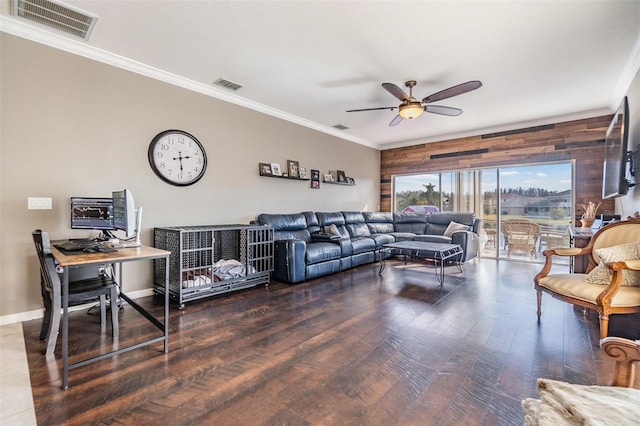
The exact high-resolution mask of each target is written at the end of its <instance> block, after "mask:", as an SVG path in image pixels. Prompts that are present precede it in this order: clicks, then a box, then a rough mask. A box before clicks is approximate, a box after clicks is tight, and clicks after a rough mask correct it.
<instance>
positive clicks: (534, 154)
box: [380, 115, 615, 214]
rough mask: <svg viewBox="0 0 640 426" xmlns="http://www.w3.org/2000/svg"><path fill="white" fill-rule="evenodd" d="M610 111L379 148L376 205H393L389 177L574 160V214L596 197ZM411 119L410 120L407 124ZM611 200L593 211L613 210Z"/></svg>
mask: <svg viewBox="0 0 640 426" xmlns="http://www.w3.org/2000/svg"><path fill="white" fill-rule="evenodd" d="M612 117H613V116H612V115H607V116H602V117H595V118H589V119H584V120H576V121H567V122H563V123H556V124H550V125H545V126H538V127H530V128H526V129H520V130H514V131H508V132H501V133H492V134H486V135H479V136H471V137H467V138H461V139H452V140H447V141H442V142H433V143H425V144H420V145H413V146H409V147H403V148H393V149H387V150H383V151H381V153H380V210H381V211H391V210H392V207H393V206H392V185H391V183H392V177H393V176H394V175H406V174H419V173H427V172H441V171H451V170H463V169H470V168H482V167H498V166H511V165H516V164H527V163H540V162H550V161H568V160H575V162H576V205H577V209H576V214H582V213H583V209H582V207H580V206H581V204H583V203H586V202H588V201H596V202H598V201H600V200H601V197H602V163H603V160H604V138H605V133H606V131H607V127H608V126H609V123H610V122H611V119H612ZM409 124H412V123H409ZM614 207H615V205H614V201H613V200H605V201H603V203H602V205H601V206H600V209H599V210H598V213H610V214H613V212H614V210H615V208H614Z"/></svg>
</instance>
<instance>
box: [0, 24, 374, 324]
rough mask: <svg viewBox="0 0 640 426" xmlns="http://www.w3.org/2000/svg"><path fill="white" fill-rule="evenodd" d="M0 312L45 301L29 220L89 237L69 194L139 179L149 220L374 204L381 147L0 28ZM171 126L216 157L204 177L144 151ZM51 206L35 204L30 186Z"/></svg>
mask: <svg viewBox="0 0 640 426" xmlns="http://www.w3.org/2000/svg"><path fill="white" fill-rule="evenodd" d="M0 43H1V55H2V56H1V58H0V59H1V68H0V70H1V74H0V90H1V104H0V108H1V109H0V113H1V114H0V115H1V117H0V118H1V122H0V127H1V130H0V132H1V133H0V137H1V140H0V143H1V145H0V154H1V160H0V177H1V182H0V233H1V236H0V285H1V286H2V291H0V298H1V299H0V319H2V317H3V316H11V315H12V314H20V313H25V312H29V311H34V310H37V309H40V308H41V306H42V302H41V299H40V288H39V276H38V264H37V259H36V257H35V253H34V249H33V244H32V241H31V235H30V234H31V231H32V230H33V229H36V228H42V229H44V230H47V231H49V232H50V234H51V237H52V238H68V237H71V236H73V237H81V236H85V235H86V234H85V233H83V232H82V231H71V229H70V228H69V206H68V204H69V197H71V196H110V194H111V191H113V190H118V189H122V188H128V189H131V190H132V192H133V194H134V195H135V199H136V204H138V205H140V206H143V207H144V209H143V212H144V214H143V234H142V237H143V242H144V243H146V244H151V243H152V241H151V233H152V228H153V227H155V226H171V225H202V224H219V223H248V221H250V220H251V219H253V218H254V217H255V216H256V215H257V214H259V213H261V212H272V213H285V212H298V211H303V210H317V211H334V210H377V209H378V203H379V201H378V200H379V193H380V190H379V173H380V163H379V152H378V151H377V150H375V149H371V148H368V147H365V146H362V145H358V144H354V143H350V142H345V141H342V140H339V139H337V138H335V137H332V136H329V135H326V134H323V133H319V132H316V131H314V130H310V129H307V128H304V127H300V126H298V125H294V124H291V123H288V122H286V121H282V120H279V119H276V118H273V117H270V116H267V115H264V114H261V113H258V112H254V111H251V110H247V109H244V108H242V107H239V106H235V105H232V104H228V103H225V102H222V101H219V100H217V99H213V98H210V97H207V96H204V95H202V94H198V93H194V92H190V91H187V90H184V89H181V88H178V87H174V86H171V85H168V84H166V83H163V82H159V81H156V80H153V79H150V78H145V77H142V76H139V75H136V74H133V73H130V72H127V71H123V70H121V69H118V68H114V67H111V66H108V65H104V64H101V63H98V62H94V61H91V60H88V59H85V58H82V57H78V56H74V55H72V54H69V53H66V52H62V51H58V50H55V49H52V48H49V47H45V46H42V45H39V44H36V43H33V42H30V41H28V40H24V39H20V38H17V37H14V36H11V35H7V34H5V33H2V34H0ZM166 129H181V130H184V131H187V132H189V133H191V134H193V135H194V136H196V137H197V138H198V139H199V140H200V142H202V144H203V145H204V147H205V149H206V150H207V155H208V160H209V165H208V168H207V172H206V174H205V176H204V178H203V179H202V180H201V181H200V182H198V183H197V184H195V185H193V186H191V187H186V188H178V187H174V186H171V185H168V184H166V183H164V182H162V181H161V180H160V179H158V178H157V177H156V176H155V175H154V174H153V172H152V171H151V168H150V167H149V164H148V161H147V148H148V146H149V142H150V141H151V139H152V138H153V137H154V136H155V135H156V134H157V133H159V132H161V131H163V130H166ZM287 159H293V160H298V161H299V162H300V165H301V166H306V167H307V168H309V169H311V168H315V169H319V170H320V171H321V173H324V172H326V171H327V170H329V169H332V170H335V169H340V170H345V171H346V172H347V175H349V176H353V177H354V178H355V180H356V182H357V186H355V187H347V186H339V185H322V184H321V188H320V189H319V190H315V189H311V188H310V185H309V182H300V181H285V180H282V179H270V178H264V177H260V176H258V163H259V162H278V163H280V164H281V165H283V166H284V165H285V164H286V160H287ZM30 196H31V197H52V198H53V209H52V210H27V197H30ZM150 271H151V265H150V263H139V264H127V265H126V268H125V274H127V278H128V279H127V281H126V282H125V286H126V289H127V290H128V291H135V290H141V289H148V288H150V287H151V277H150Z"/></svg>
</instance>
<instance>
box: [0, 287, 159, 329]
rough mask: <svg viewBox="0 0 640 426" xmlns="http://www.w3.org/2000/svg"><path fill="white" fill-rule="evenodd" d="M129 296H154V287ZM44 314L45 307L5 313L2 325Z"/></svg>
mask: <svg viewBox="0 0 640 426" xmlns="http://www.w3.org/2000/svg"><path fill="white" fill-rule="evenodd" d="M127 296H129V297H130V298H132V299H139V298H141V297H147V296H153V289H152V288H147V289H144V290H138V291H132V292H131V293H127ZM91 305H92V304H87V305H79V306H73V307H71V308H69V311H71V312H73V311H79V310H82V309H86V308H87V307H89V306H91ZM43 315H44V308H40V309H36V310H34V311H25V312H20V313H17V314H10V315H4V316H1V317H0V326H2V325H7V324H15V323H17V322H24V321H31V320H34V319H38V318H42V316H43Z"/></svg>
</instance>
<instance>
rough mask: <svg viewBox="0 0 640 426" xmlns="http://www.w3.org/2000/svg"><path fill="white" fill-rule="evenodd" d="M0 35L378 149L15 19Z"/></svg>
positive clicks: (4, 23) (1, 26) (1, 22)
mask: <svg viewBox="0 0 640 426" xmlns="http://www.w3.org/2000/svg"><path fill="white" fill-rule="evenodd" d="M0 32H5V33H7V34H11V35H14V36H16V37H21V38H24V39H27V40H31V41H33V42H36V43H39V44H43V45H45V46H49V47H52V48H54V49H58V50H62V51H65V52H68V53H71V54H74V55H78V56H82V57H85V58H87V59H91V60H94V61H98V62H102V63H104V64H107V65H111V66H114V67H117V68H120V69H123V70H126V71H130V72H133V73H136V74H139V75H143V76H145V77H149V78H153V79H155V80H159V81H162V82H164V83H168V84H171V85H173V86H177V87H181V88H183V89H186V90H190V91H192V92H196V93H200V94H203V95H206V96H210V97H212V98H216V99H219V100H221V101H224V102H229V103H232V104H235V105H238V106H241V107H243V108H247V109H250V110H253V111H257V112H261V113H263V114H266V115H270V116H272V117H275V118H279V119H281V120H284V121H288V122H290V123H293V124H297V125H299V126H303V127H307V128H309V129H312V130H316V131H318V132H321V133H326V134H328V135H331V136H334V137H336V138H339V139H344V140H347V141H350V142H354V143H357V144H360V145H364V146H368V147H370V148H375V149H378V146H377V145H376V144H375V143H373V142H371V141H368V140H365V139H362V138H357V137H354V136H351V135H349V134H348V133H345V132H344V131H342V130H338V129H336V128H334V127H329V126H323V125H321V124H318V123H315V122H313V121H310V120H307V119H304V118H302V117H298V116H296V115H293V114H289V113H287V112H284V111H281V110H278V109H275V108H272V107H269V106H267V105H264V104H261V103H259V102H254V101H251V100H249V99H246V98H243V97H241V96H237V95H234V94H231V93H229V92H226V91H223V90H221V89H218V88H216V87H213V86H209V85H207V84H203V83H199V82H197V81H194V80H190V79H187V78H184V77H181V76H179V75H176V74H172V73H169V72H166V71H163V70H161V69H158V68H155V67H152V66H149V65H146V64H144V63H141V62H138V61H134V60H131V59H129V58H126V57H124V56H120V55H116V54H114V53H112V52H108V51H106V50H102V49H99V48H97V47H94V46H91V45H88V44H87V43H86V42H85V41H81V40H75V39H72V38H69V37H67V36H66V35H64V36H63V35H61V34H58V33H56V32H52V31H48V30H46V29H44V28H40V27H36V26H33V25H31V24H26V23H24V22H22V21H21V20H19V19H17V18H13V17H8V16H0Z"/></svg>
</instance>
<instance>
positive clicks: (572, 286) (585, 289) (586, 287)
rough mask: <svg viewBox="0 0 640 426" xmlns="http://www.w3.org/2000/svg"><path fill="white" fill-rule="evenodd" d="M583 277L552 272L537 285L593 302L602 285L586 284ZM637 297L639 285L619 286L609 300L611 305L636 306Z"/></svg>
mask: <svg viewBox="0 0 640 426" xmlns="http://www.w3.org/2000/svg"><path fill="white" fill-rule="evenodd" d="M585 279H586V274H553V275H548V276H546V277H543V278H540V280H539V281H538V285H540V286H541V287H544V288H546V289H549V290H551V291H552V292H554V293H557V294H562V295H564V296H567V297H571V298H574V299H578V300H582V301H584V302H589V303H593V304H595V303H596V299H597V298H598V296H599V295H600V293H602V292H603V291H604V287H603V286H602V285H600V284H587V283H586V282H585ZM639 299H640V288H639V287H631V286H627V287H620V289H619V290H618V292H617V293H616V294H615V296H614V297H613V299H612V300H611V306H612V307H632V306H637V305H638V300H639Z"/></svg>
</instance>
